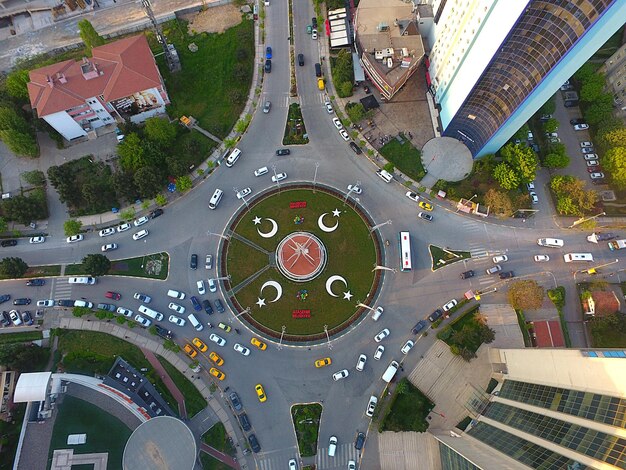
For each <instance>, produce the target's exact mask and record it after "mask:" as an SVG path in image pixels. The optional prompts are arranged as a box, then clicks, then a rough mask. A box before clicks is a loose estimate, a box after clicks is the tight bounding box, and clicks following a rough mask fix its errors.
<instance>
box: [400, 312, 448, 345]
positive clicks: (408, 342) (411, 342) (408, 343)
mask: <svg viewBox="0 0 626 470" xmlns="http://www.w3.org/2000/svg"><path fill="white" fill-rule="evenodd" d="M455 302H456V301H455ZM413 346H415V343H414V342H413V341H411V340H408V341H407V342H406V343H404V346H402V348H400V352H401V353H402V354H408V353H409V351H410V350H411V348H412V347H413Z"/></svg>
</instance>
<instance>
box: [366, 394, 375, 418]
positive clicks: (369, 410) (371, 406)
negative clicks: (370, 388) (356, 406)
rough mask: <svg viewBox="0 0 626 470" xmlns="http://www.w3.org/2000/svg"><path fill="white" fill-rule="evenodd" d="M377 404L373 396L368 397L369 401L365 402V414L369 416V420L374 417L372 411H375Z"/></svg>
mask: <svg viewBox="0 0 626 470" xmlns="http://www.w3.org/2000/svg"><path fill="white" fill-rule="evenodd" d="M377 403H378V398H376V396H375V395H372V396H371V397H370V401H369V402H367V410H366V411H365V414H366V415H367V416H369V417H370V418H371V417H372V416H374V410H375V409H376V404H377Z"/></svg>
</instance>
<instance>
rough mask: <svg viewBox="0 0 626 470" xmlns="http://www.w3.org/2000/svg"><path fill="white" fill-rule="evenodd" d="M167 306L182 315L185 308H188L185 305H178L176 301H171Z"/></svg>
mask: <svg viewBox="0 0 626 470" xmlns="http://www.w3.org/2000/svg"><path fill="white" fill-rule="evenodd" d="M167 308H169V309H170V310H174V311H175V312H176V313H180V314H181V315H182V314H183V313H185V310H187V309H186V308H185V307H183V306H182V305H178V304H177V303H175V302H170V303H169V305H168V306H167Z"/></svg>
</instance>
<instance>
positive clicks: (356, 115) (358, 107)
mask: <svg viewBox="0 0 626 470" xmlns="http://www.w3.org/2000/svg"><path fill="white" fill-rule="evenodd" d="M346 114H347V115H348V117H349V118H350V120H351V121H352V122H353V123H354V124H357V123H358V122H359V121H360V120H361V119H363V118H364V117H365V114H366V112H365V108H364V107H363V105H362V104H361V103H348V104H347V105H346Z"/></svg>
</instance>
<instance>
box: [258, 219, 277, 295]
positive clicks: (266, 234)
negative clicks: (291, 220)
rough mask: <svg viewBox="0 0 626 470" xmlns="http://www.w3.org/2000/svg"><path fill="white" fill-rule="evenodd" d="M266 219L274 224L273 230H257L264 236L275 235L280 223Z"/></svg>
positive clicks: (270, 236)
mask: <svg viewBox="0 0 626 470" xmlns="http://www.w3.org/2000/svg"><path fill="white" fill-rule="evenodd" d="M265 220H269V221H270V223H271V224H272V230H270V231H269V232H261V231H260V230H259V229H258V228H257V229H256V231H257V232H259V235H261V236H262V237H263V238H272V237H273V236H274V235H276V232H278V224H277V223H276V221H275V220H274V219H268V218H267V217H266V218H265ZM261 290H262V289H261Z"/></svg>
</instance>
